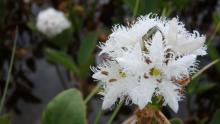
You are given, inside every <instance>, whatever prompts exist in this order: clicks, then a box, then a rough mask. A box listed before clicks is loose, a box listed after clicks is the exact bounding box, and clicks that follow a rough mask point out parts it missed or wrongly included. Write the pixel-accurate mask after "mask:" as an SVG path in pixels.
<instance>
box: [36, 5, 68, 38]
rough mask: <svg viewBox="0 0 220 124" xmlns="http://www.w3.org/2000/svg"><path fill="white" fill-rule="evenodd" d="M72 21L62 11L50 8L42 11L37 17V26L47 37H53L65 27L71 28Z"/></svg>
mask: <svg viewBox="0 0 220 124" xmlns="http://www.w3.org/2000/svg"><path fill="white" fill-rule="evenodd" d="M70 26H71V23H70V22H69V21H68V20H67V19H66V17H65V15H64V14H63V13H62V12H61V11H57V10H55V9H53V8H48V9H46V10H43V11H41V12H40V13H39V14H38V17H37V28H38V30H39V31H41V32H42V33H43V34H45V35H46V36H47V37H49V38H52V37H54V36H56V35H58V34H60V33H61V32H62V31H64V30H65V29H68V28H70Z"/></svg>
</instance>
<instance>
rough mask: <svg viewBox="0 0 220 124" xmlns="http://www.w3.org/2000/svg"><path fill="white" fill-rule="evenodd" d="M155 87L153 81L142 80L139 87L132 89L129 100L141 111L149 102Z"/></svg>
mask: <svg viewBox="0 0 220 124" xmlns="http://www.w3.org/2000/svg"><path fill="white" fill-rule="evenodd" d="M156 87H157V85H156V81H155V80H151V79H149V80H143V79H142V81H141V82H140V85H138V86H137V87H134V88H133V89H132V90H131V92H130V98H131V100H132V102H133V103H134V104H136V105H138V106H139V108H140V109H143V108H144V107H145V106H146V105H147V104H148V103H150V102H151V98H152V96H153V94H154V92H155V88H156Z"/></svg>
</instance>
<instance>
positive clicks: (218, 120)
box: [210, 109, 220, 124]
mask: <svg viewBox="0 0 220 124" xmlns="http://www.w3.org/2000/svg"><path fill="white" fill-rule="evenodd" d="M210 124H220V109H218V110H216V112H215V114H214V116H213V117H212V120H211V123H210Z"/></svg>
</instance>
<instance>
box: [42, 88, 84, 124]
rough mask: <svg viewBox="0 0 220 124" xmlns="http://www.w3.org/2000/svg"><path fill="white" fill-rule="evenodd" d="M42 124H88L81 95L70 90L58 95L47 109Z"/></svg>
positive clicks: (74, 90) (76, 91)
mask: <svg viewBox="0 0 220 124" xmlns="http://www.w3.org/2000/svg"><path fill="white" fill-rule="evenodd" d="M42 124H86V108H85V104H84V102H83V99H82V95H81V93H80V92H79V91H78V90H76V89H69V90H66V91H63V92H61V93H60V94H58V95H57V96H56V97H55V98H54V99H53V100H52V101H51V102H50V103H49V104H48V106H47V108H46V109H45V111H44V113H43V116H42Z"/></svg>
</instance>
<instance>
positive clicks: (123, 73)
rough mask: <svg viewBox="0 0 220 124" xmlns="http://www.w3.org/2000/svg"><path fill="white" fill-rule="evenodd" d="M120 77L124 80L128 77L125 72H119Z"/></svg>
mask: <svg viewBox="0 0 220 124" xmlns="http://www.w3.org/2000/svg"><path fill="white" fill-rule="evenodd" d="M119 75H120V77H122V78H125V77H126V74H125V72H123V71H122V70H119Z"/></svg>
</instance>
